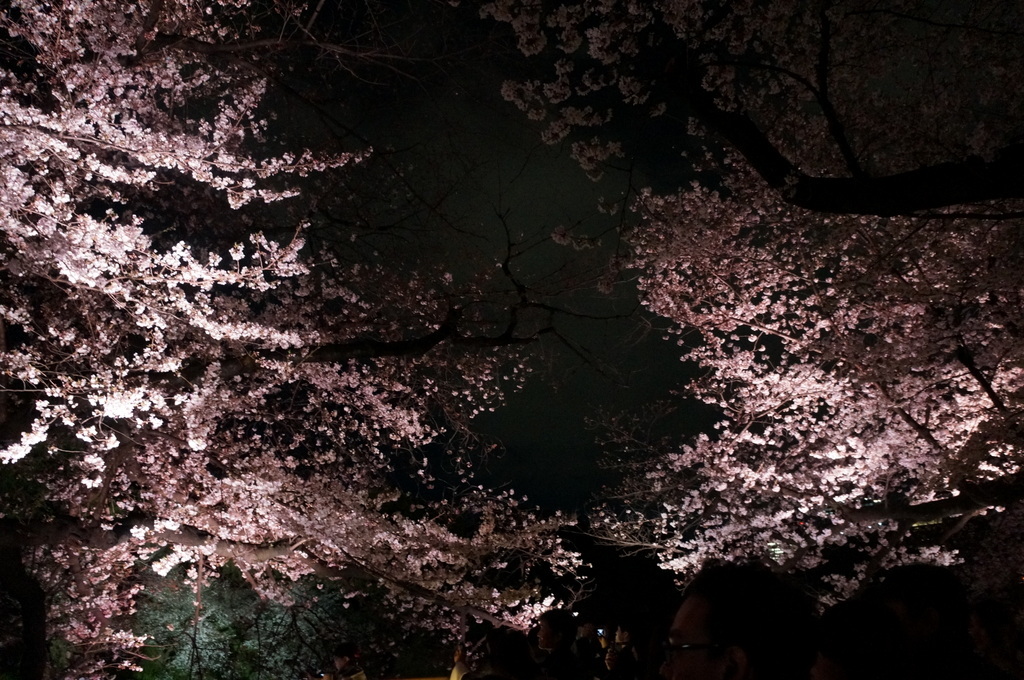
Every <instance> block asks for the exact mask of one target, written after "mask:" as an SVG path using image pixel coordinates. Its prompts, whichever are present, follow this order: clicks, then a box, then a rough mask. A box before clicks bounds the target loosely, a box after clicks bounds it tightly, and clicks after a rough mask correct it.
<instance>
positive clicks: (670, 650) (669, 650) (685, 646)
mask: <svg viewBox="0 0 1024 680" xmlns="http://www.w3.org/2000/svg"><path fill="white" fill-rule="evenodd" d="M661 648H662V649H664V650H665V656H666V657H668V658H672V655H673V654H675V653H676V652H688V651H691V650H699V649H707V650H719V649H724V648H725V645H719V644H716V643H714V642H682V643H679V644H672V643H671V642H662V643H661Z"/></svg>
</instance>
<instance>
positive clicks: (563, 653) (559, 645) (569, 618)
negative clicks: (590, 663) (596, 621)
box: [537, 609, 583, 680]
mask: <svg viewBox="0 0 1024 680" xmlns="http://www.w3.org/2000/svg"><path fill="white" fill-rule="evenodd" d="M575 641H576V618H575V617H574V616H573V615H572V612H570V611H568V610H567V609H549V610H547V611H546V612H544V613H543V614H541V615H540V618H539V619H538V622H537V644H538V645H539V646H540V648H541V649H542V650H544V651H545V652H547V655H546V656H545V657H544V659H543V661H541V662H540V670H541V674H542V675H543V676H544V677H546V678H551V679H552V680H583V673H582V671H581V670H580V666H579V662H578V661H577V659H576V655H575V654H573V652H572V645H573V642H575Z"/></svg>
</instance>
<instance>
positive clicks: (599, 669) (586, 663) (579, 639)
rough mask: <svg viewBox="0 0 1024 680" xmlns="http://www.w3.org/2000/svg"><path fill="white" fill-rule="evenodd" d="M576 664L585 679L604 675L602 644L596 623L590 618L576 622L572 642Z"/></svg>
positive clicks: (589, 679) (588, 679)
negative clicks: (574, 638)
mask: <svg viewBox="0 0 1024 680" xmlns="http://www.w3.org/2000/svg"><path fill="white" fill-rule="evenodd" d="M573 654H575V655H576V665H577V667H578V668H579V669H580V672H581V674H582V675H583V677H584V678H586V679H587V680H591V679H592V678H600V677H603V676H604V675H605V672H606V669H605V665H604V654H605V650H604V646H603V645H602V644H601V638H600V636H599V635H598V634H597V624H596V623H594V622H593V621H592V620H590V619H583V620H580V621H578V622H577V626H576V642H574V643H573Z"/></svg>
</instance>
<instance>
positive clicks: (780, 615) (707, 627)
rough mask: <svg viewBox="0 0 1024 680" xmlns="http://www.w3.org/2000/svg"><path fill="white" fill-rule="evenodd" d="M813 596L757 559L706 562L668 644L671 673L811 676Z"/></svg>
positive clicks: (777, 678) (687, 677) (706, 679)
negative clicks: (730, 562)
mask: <svg viewBox="0 0 1024 680" xmlns="http://www.w3.org/2000/svg"><path fill="white" fill-rule="evenodd" d="M812 609H813V603H812V601H811V599H810V598H808V597H807V596H806V595H804V594H803V593H801V592H800V591H799V590H797V589H796V588H794V587H793V586H791V585H789V584H788V583H786V582H784V581H783V580H781V579H780V578H779V577H778V576H776V575H775V574H773V573H772V572H771V571H769V570H767V569H766V568H764V567H761V566H759V565H754V564H711V565H706V566H705V567H704V568H703V569H701V570H700V572H699V573H698V574H697V576H696V577H694V579H693V581H691V582H690V584H689V585H688V586H687V588H686V590H685V591H684V593H683V603H682V605H681V606H680V607H679V611H678V612H676V616H675V619H674V620H673V622H672V628H671V630H670V631H669V634H668V641H667V642H666V644H665V662H664V663H663V664H662V666H661V674H662V676H663V677H664V678H665V679H666V680H807V678H808V677H809V672H810V667H811V663H812V662H813V660H814V644H813V641H812V638H811V634H812V628H813V615H812V614H813V612H812Z"/></svg>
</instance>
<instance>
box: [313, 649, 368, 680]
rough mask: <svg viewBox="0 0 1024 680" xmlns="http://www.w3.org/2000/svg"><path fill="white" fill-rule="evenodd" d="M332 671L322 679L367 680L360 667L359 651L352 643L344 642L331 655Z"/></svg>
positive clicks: (323, 675) (324, 674)
mask: <svg viewBox="0 0 1024 680" xmlns="http://www.w3.org/2000/svg"><path fill="white" fill-rule="evenodd" d="M331 662H332V663H331V666H332V668H331V670H329V671H328V672H326V673H323V674H322V675H321V676H320V677H322V678H324V680H366V673H365V672H364V671H363V669H362V668H361V667H360V666H359V650H358V648H357V647H356V646H355V645H354V644H352V643H351V642H342V643H341V644H339V645H338V646H336V647H335V648H334V651H333V652H332V654H331Z"/></svg>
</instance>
